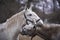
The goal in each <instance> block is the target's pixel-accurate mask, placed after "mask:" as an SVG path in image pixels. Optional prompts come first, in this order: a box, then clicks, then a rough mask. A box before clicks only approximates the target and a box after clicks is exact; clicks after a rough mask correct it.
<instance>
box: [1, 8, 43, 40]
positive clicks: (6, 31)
mask: <svg viewBox="0 0 60 40" xmlns="http://www.w3.org/2000/svg"><path fill="white" fill-rule="evenodd" d="M24 14H25V16H24ZM27 19H28V20H27ZM29 20H30V21H29ZM26 22H27V23H28V24H26ZM32 22H33V23H32ZM37 23H39V24H40V25H41V24H43V21H42V20H40V18H39V17H38V16H37V14H36V13H35V12H33V11H32V10H31V8H29V9H27V10H25V9H24V10H23V11H21V12H19V13H17V14H15V15H13V16H12V17H11V18H9V19H7V21H6V22H5V23H2V24H0V25H1V26H0V40H17V39H16V38H17V36H18V34H19V33H24V32H23V29H24V28H25V29H29V30H30V29H31V28H33V27H34V24H37ZM24 24H26V25H25V27H24V28H23V29H22V26H23V25H24ZM25 32H26V30H25Z"/></svg>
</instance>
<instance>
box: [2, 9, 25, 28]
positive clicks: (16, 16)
mask: <svg viewBox="0 0 60 40" xmlns="http://www.w3.org/2000/svg"><path fill="white" fill-rule="evenodd" d="M24 12H25V10H22V11H21V12H19V13H16V14H15V15H13V16H12V17H10V18H9V19H7V21H6V22H5V23H3V25H5V26H6V27H8V26H9V25H13V24H15V23H16V22H17V21H18V19H19V17H20V18H21V17H23V18H24V14H23V13H24Z"/></svg>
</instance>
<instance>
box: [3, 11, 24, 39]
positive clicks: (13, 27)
mask: <svg viewBox="0 0 60 40" xmlns="http://www.w3.org/2000/svg"><path fill="white" fill-rule="evenodd" d="M23 12H24V11H22V12H19V13H17V14H16V15H13V16H12V17H11V18H9V19H8V20H7V21H6V22H5V23H4V26H5V28H6V30H5V33H6V34H7V36H8V38H10V40H16V37H17V36H18V34H19V32H20V31H21V30H20V29H21V28H22V25H23V24H24V23H25V18H24V14H23Z"/></svg>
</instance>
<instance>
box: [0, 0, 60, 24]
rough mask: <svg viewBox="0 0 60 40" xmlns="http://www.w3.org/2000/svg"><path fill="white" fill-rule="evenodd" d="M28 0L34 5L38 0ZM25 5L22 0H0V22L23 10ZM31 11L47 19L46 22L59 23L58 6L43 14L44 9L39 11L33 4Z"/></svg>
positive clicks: (59, 13)
mask: <svg viewBox="0 0 60 40" xmlns="http://www.w3.org/2000/svg"><path fill="white" fill-rule="evenodd" d="M21 1H23V2H24V3H21ZM54 1H55V0H54ZM57 1H58V3H60V0H57ZM29 2H32V3H33V4H34V5H36V3H37V2H39V0H29ZM53 3H54V2H53ZM25 5H26V2H25V1H24V0H0V23H4V22H5V21H6V20H7V19H8V18H10V17H11V16H12V15H14V14H16V13H18V12H20V11H21V10H23V9H24V6H25ZM59 6H60V4H59ZM54 7H55V6H54ZM33 11H34V12H36V13H37V14H38V16H39V17H41V19H42V20H43V21H45V20H46V19H47V21H46V22H48V23H59V24H60V9H58V8H54V10H53V13H51V14H45V13H44V11H43V12H42V11H40V10H39V9H38V8H36V7H35V6H33Z"/></svg>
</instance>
